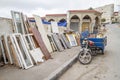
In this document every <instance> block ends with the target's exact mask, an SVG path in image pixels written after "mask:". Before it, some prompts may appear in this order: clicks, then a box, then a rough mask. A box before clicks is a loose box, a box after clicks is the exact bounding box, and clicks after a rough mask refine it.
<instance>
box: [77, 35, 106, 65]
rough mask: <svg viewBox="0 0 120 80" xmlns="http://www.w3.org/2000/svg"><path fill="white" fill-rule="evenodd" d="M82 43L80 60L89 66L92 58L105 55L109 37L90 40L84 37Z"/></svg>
mask: <svg viewBox="0 0 120 80" xmlns="http://www.w3.org/2000/svg"><path fill="white" fill-rule="evenodd" d="M80 41H81V50H80V53H79V55H78V60H79V61H80V63H82V64H89V63H90V62H91V61H92V57H93V56H95V55H97V54H98V53H101V54H104V49H105V46H106V45H107V37H102V38H100V37H99V38H96V37H95V38H89V37H87V38H86V37H83V36H82V38H81V39H80Z"/></svg>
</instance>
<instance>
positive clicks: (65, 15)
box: [46, 14, 67, 16]
mask: <svg viewBox="0 0 120 80" xmlns="http://www.w3.org/2000/svg"><path fill="white" fill-rule="evenodd" d="M46 16H67V14H46Z"/></svg>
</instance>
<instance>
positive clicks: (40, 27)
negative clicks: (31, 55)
mask: <svg viewBox="0 0 120 80" xmlns="http://www.w3.org/2000/svg"><path fill="white" fill-rule="evenodd" d="M33 16H34V18H35V21H36V25H37V27H38V30H39V32H40V34H41V36H42V39H43V41H44V43H45V45H46V47H47V49H48V51H49V52H52V47H51V45H50V42H49V39H48V37H47V33H46V31H45V29H44V26H43V23H42V20H41V18H40V16H36V15H33Z"/></svg>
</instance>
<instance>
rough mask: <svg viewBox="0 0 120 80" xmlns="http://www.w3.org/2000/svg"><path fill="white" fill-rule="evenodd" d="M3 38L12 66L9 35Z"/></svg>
mask: <svg viewBox="0 0 120 80" xmlns="http://www.w3.org/2000/svg"><path fill="white" fill-rule="evenodd" d="M2 38H3V43H4V46H5V50H6V52H7V53H6V54H7V55H8V60H9V62H10V64H13V59H12V55H11V51H10V48H9V44H8V35H3V36H2Z"/></svg>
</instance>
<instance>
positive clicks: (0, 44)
mask: <svg viewBox="0 0 120 80" xmlns="http://www.w3.org/2000/svg"><path fill="white" fill-rule="evenodd" d="M0 46H1V50H2V56H3V59H4V63H5V64H8V62H7V59H6V54H5V51H4V46H3V43H2V40H1V37H0Z"/></svg>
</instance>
